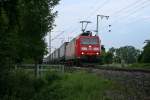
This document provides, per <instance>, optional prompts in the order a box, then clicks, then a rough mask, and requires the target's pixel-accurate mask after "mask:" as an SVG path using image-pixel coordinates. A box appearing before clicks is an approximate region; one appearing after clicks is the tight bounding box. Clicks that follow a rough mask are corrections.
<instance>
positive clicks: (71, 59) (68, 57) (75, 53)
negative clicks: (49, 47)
mask: <svg viewBox="0 0 150 100" xmlns="http://www.w3.org/2000/svg"><path fill="white" fill-rule="evenodd" d="M100 54H101V45H100V39H99V37H98V36H92V33H91V32H90V31H87V32H84V33H82V34H80V35H79V36H78V37H76V38H74V39H73V40H72V41H71V42H69V43H68V44H67V45H66V52H65V61H66V62H68V63H71V64H73V63H76V64H80V63H85V62H86V63H96V62H99V59H100Z"/></svg>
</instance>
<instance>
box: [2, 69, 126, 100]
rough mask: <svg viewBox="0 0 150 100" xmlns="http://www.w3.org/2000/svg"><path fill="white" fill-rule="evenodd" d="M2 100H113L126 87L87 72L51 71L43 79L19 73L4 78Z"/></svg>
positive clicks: (6, 75)
mask: <svg viewBox="0 0 150 100" xmlns="http://www.w3.org/2000/svg"><path fill="white" fill-rule="evenodd" d="M0 90H1V91H0V100H111V97H109V95H106V93H107V92H108V91H113V92H115V91H119V92H120V91H121V92H123V93H126V91H125V89H124V87H123V86H121V85H118V84H116V83H115V82H112V81H111V80H107V79H104V78H103V77H100V76H96V75H94V74H89V73H87V72H74V73H64V74H63V73H58V72H54V71H50V72H48V73H47V74H45V75H43V76H42V77H41V78H35V77H34V76H33V75H32V74H31V75H30V74H29V72H23V71H17V72H8V73H4V74H3V75H2V74H1V75H0Z"/></svg>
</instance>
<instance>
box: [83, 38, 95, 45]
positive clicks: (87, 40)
mask: <svg viewBox="0 0 150 100" xmlns="http://www.w3.org/2000/svg"><path fill="white" fill-rule="evenodd" d="M81 44H98V39H97V38H81Z"/></svg>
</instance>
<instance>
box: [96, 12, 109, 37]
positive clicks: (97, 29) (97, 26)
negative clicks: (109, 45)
mask: <svg viewBox="0 0 150 100" xmlns="http://www.w3.org/2000/svg"><path fill="white" fill-rule="evenodd" d="M99 17H101V20H102V19H103V18H106V19H107V20H108V18H109V16H105V15H97V25H96V35H97V36H98V34H99Z"/></svg>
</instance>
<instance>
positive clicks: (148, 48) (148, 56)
mask: <svg viewBox="0 0 150 100" xmlns="http://www.w3.org/2000/svg"><path fill="white" fill-rule="evenodd" d="M145 43H146V45H145V46H144V48H143V49H144V50H143V52H142V54H141V56H140V57H141V62H143V63H150V40H146V41H145ZM139 59H140V58H139Z"/></svg>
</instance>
